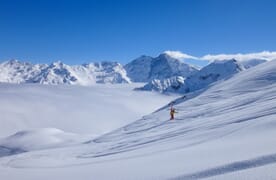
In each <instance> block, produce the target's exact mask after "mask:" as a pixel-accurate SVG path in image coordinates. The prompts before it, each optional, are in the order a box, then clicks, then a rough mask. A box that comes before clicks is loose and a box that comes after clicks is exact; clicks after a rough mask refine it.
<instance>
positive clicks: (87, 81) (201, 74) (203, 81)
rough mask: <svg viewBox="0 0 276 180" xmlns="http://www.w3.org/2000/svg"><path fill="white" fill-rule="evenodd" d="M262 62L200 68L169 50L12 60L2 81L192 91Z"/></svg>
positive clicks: (0, 74)
mask: <svg viewBox="0 0 276 180" xmlns="http://www.w3.org/2000/svg"><path fill="white" fill-rule="evenodd" d="M263 62H265V60H258V59H252V60H247V61H241V62H238V61H236V60H234V59H232V60H224V61H215V62H213V63H211V64H209V65H207V66H205V67H203V68H202V69H199V68H197V67H195V66H193V65H190V64H188V63H185V62H184V61H182V60H181V59H177V58H175V57H172V56H170V54H168V53H162V54H160V55H159V56H158V57H155V58H154V57H150V56H141V57H139V58H137V59H134V60H133V61H131V62H130V63H128V64H126V65H125V66H123V65H121V64H120V63H117V62H99V63H89V64H82V65H74V66H69V65H66V64H64V63H62V62H60V61H58V62H54V63H52V64H50V65H48V64H31V63H28V62H21V61H18V60H10V61H6V62H3V63H1V64H0V82H4V83H40V84H54V85H57V84H70V85H84V86H87V85H93V84H98V83H101V84H106V83H108V84H118V83H131V82H144V83H147V84H146V85H145V86H144V87H142V88H139V89H140V90H156V91H159V92H189V91H193V90H197V89H200V88H202V87H205V86H207V85H209V84H210V83H213V82H215V81H217V80H220V79H224V78H227V77H229V76H231V75H233V74H235V73H237V72H239V71H243V70H245V69H247V68H250V67H253V66H255V65H258V64H260V63H263Z"/></svg>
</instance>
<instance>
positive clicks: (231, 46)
mask: <svg viewBox="0 0 276 180" xmlns="http://www.w3.org/2000/svg"><path fill="white" fill-rule="evenodd" d="M275 7H276V1H274V0H166V1H165V0H163V1H162V0H159V1H158V0H24V1H23V0H0V61H3V60H8V59H12V58H16V59H19V60H27V61H31V62H34V63H49V62H52V61H56V60H61V61H63V62H65V63H68V64H79V63H83V62H92V61H102V60H116V61H119V62H121V63H123V64H124V63H126V62H129V61H130V60H132V59H134V58H136V57H138V56H140V55H142V54H146V55H151V56H157V55H158V54H159V53H161V52H163V51H166V50H177V51H181V52H183V53H186V54H190V55H193V56H203V55H205V54H221V53H224V54H229V53H230V54H235V53H252V52H260V51H264V50H267V51H275V50H276V11H275Z"/></svg>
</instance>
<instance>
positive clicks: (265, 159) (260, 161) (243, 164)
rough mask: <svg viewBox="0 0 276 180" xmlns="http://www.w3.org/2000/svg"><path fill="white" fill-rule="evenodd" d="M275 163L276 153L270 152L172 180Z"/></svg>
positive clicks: (218, 173)
mask: <svg viewBox="0 0 276 180" xmlns="http://www.w3.org/2000/svg"><path fill="white" fill-rule="evenodd" d="M274 163H276V154H269V155H265V156H261V157H257V158H255V159H249V160H244V161H238V162H233V163H230V164H225V165H222V166H218V167H214V168H210V169H206V170H203V171H200V172H195V173H192V174H187V175H182V176H178V177H175V178H172V179H171V180H189V179H191V180H192V179H203V178H208V177H212V176H217V175H222V174H226V173H232V172H236V171H242V170H245V169H250V168H256V167H260V166H265V165H269V164H274Z"/></svg>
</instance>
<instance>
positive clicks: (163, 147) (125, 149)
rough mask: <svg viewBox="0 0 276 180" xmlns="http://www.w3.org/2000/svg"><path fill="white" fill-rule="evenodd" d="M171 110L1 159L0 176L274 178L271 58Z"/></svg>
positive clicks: (274, 65) (274, 69) (275, 104)
mask: <svg viewBox="0 0 276 180" xmlns="http://www.w3.org/2000/svg"><path fill="white" fill-rule="evenodd" d="M175 108H176V110H177V111H178V114H176V120H173V121H169V120H168V119H169V111H168V106H165V107H163V108H161V109H159V110H158V111H156V112H154V113H152V114H149V115H146V116H144V117H142V118H141V119H140V120H138V121H136V122H133V123H130V124H129V125H126V126H124V127H122V128H120V129H118V130H115V131H112V132H110V133H108V134H105V135H103V136H101V137H98V138H96V139H91V140H89V141H87V142H85V143H83V144H79V145H76V146H71V147H67V148H62V149H52V150H44V151H32V152H27V153H21V154H19V155H14V156H6V157H2V158H1V159H0V164H1V165H2V166H1V168H0V174H2V175H3V177H6V178H9V179H20V176H22V175H24V177H26V178H27V179H37V178H39V179H77V178H79V177H83V178H85V177H87V178H94V179H114V178H115V177H116V178H115V179H201V178H210V179H213V178H215V179H275V177H276V173H275V172H276V141H275V137H276V61H271V62H267V63H264V64H262V65H259V66H256V67H253V68H251V69H249V70H247V71H243V72H241V73H238V74H236V75H234V76H233V77H232V78H231V79H228V80H226V81H224V82H220V83H217V84H216V85H214V86H212V87H210V88H209V89H206V90H201V92H195V93H191V94H186V95H185V96H183V97H182V98H180V99H177V100H175ZM54 167H59V168H54ZM17 168H19V169H17ZM34 168H39V169H34ZM22 169H23V170H22ZM34 171H35V172H36V173H37V174H39V175H37V174H35V175H34V174H32V172H34ZM11 172H12V174H11Z"/></svg>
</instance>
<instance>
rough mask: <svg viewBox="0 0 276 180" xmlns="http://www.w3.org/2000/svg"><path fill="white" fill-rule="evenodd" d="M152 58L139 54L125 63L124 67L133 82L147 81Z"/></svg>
mask: <svg viewBox="0 0 276 180" xmlns="http://www.w3.org/2000/svg"><path fill="white" fill-rule="evenodd" d="M153 59H154V58H152V57H150V56H141V57H139V58H137V59H134V60H133V61H131V62H130V63H128V64H126V65H125V66H124V68H125V70H126V72H127V75H128V77H130V79H131V80H132V81H134V82H147V81H148V79H149V74H150V71H151V63H152V61H153Z"/></svg>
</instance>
